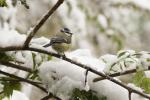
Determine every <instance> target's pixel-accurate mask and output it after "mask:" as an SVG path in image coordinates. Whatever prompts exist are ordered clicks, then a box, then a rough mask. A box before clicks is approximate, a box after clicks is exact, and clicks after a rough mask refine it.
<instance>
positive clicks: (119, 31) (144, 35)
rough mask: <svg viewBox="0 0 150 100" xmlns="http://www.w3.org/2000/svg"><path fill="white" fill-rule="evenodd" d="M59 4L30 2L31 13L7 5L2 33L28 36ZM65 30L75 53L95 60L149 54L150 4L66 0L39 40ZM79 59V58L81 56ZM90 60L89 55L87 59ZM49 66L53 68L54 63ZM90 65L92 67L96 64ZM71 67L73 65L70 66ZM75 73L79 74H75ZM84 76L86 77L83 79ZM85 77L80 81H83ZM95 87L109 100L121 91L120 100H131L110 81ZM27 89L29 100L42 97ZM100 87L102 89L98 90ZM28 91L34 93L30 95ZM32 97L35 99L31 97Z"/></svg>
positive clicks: (0, 16)
mask: <svg viewBox="0 0 150 100" xmlns="http://www.w3.org/2000/svg"><path fill="white" fill-rule="evenodd" d="M7 1H9V0H7ZM14 1H15V0H14ZM56 2H57V0H27V4H28V5H29V7H30V8H29V9H26V8H25V7H24V6H23V5H21V4H20V3H19V2H17V4H16V5H15V6H12V5H11V4H9V3H8V7H3V8H0V29H8V28H9V29H15V30H17V31H18V32H19V33H21V34H27V33H28V32H27V31H28V30H29V29H30V28H31V27H33V26H34V25H35V24H36V23H37V21H38V20H39V19H40V18H41V17H42V16H43V15H44V14H45V13H46V12H47V11H48V9H50V8H51V7H52V6H53V5H54V4H55V3H56ZM62 27H68V28H69V29H71V31H72V32H73V33H75V35H74V37H73V46H72V50H76V49H88V50H89V51H90V52H91V53H89V52H88V53H87V54H90V55H93V54H94V55H95V56H96V57H100V56H101V55H104V54H109V53H110V54H116V52H117V51H118V50H121V49H133V50H135V51H142V50H145V51H150V47H149V42H150V36H149V35H150V33H149V32H150V28H149V27H150V0H65V2H64V3H63V4H62V5H61V6H60V7H59V8H58V10H57V11H56V12H55V13H54V14H53V15H52V16H51V18H49V20H48V21H47V22H46V23H45V24H44V25H43V26H42V28H41V29H40V30H39V31H38V34H37V35H36V37H41V36H43V37H49V38H50V37H51V36H53V35H54V34H55V33H57V32H59V30H60V29H61V28H62ZM82 53H83V52H82ZM84 53H86V52H84ZM76 56H77V57H80V55H76ZM86 56H87V55H86ZM88 57H89V55H88V56H87V58H88ZM90 57H91V56H90ZM81 58H82V56H81ZM83 58H84V57H83ZM87 58H86V59H87ZM82 61H83V60H81V62H82ZM91 61H92V60H91ZM94 61H95V60H94ZM85 62H86V61H85ZM57 63H58V62H57ZM63 63H64V62H61V63H60V64H63ZM89 63H90V62H89ZM49 64H51V65H53V62H52V63H49ZM91 64H93V62H92V63H91ZM95 64H98V63H95ZM46 65H47V64H46ZM46 65H45V66H46ZM65 65H66V63H65ZM41 66H42V65H41ZM43 66H44V65H43ZM59 66H60V65H58V66H56V68H57V67H59ZM68 66H71V65H69V64H68ZM72 66H73V65H72ZM103 67H104V66H103ZM43 68H44V67H43ZM45 69H46V68H45ZM41 70H42V69H41ZM51 70H52V69H51V68H50V69H49V70H47V69H46V70H43V73H44V74H42V75H45V74H46V72H44V71H47V72H49V71H51ZM54 70H57V71H58V72H59V68H58V69H55V68H54ZM60 70H61V69H60ZM68 70H69V69H68ZM73 71H75V72H74V73H76V74H78V72H76V70H73ZM68 72H69V71H68ZM66 73H67V72H66ZM66 73H65V74H66ZM48 74H49V73H48ZM61 74H62V73H61ZM63 74H64V73H63ZM81 74H83V73H81ZM71 76H72V75H71ZM82 76H83V77H84V75H82ZM44 77H45V76H44ZM73 77H74V76H73ZM79 77H80V76H79ZM83 77H80V78H81V79H82V78H83ZM92 77H93V76H92ZM76 78H77V79H78V77H75V79H76ZM80 78H79V79H80ZM66 80H69V79H67V78H64V82H66ZM69 81H70V80H69ZM80 81H83V80H80ZM71 82H72V80H71ZM73 82H74V81H73ZM89 84H90V83H89ZM96 84H98V85H93V84H91V87H92V88H93V89H95V90H97V91H100V93H102V91H101V89H102V90H105V91H103V93H104V94H103V95H106V96H108V100H112V98H114V99H113V100H115V99H116V98H117V99H118V98H119V97H118V96H117V95H119V94H118V93H119V92H120V91H123V93H124V94H123V93H122V94H123V95H120V98H124V97H126V98H124V100H127V99H128V97H127V91H126V90H125V89H122V87H120V86H119V89H118V85H116V84H112V82H110V81H107V82H106V81H105V82H104V83H103V81H102V82H101V83H96ZM99 84H101V85H99ZM104 84H107V85H104ZM25 85H26V87H25V88H23V91H26V92H25V93H26V95H27V96H30V99H31V100H34V99H35V100H37V98H41V97H42V96H41V95H38V94H39V92H40V91H39V90H38V89H32V88H31V86H30V85H27V84H25ZM59 85H60V83H59ZM27 86H28V87H27ZM97 86H99V88H97ZM109 86H110V87H109ZM77 87H78V86H77ZM116 88H117V89H116ZM54 89H55V88H54ZM109 89H110V90H109ZM29 90H31V91H30V92H28V91H29ZM32 90H34V91H32ZM114 90H115V91H114ZM58 92H59V91H58ZM112 92H113V93H115V94H114V97H113V96H112V95H111V93H112ZM31 93H32V94H33V95H31ZM38 96H39V97H38ZM12 100H13V99H12ZM122 100H123V99H122ZM135 100H138V99H135ZM139 100H142V99H140V98H139ZM143 100H144V99H143Z"/></svg>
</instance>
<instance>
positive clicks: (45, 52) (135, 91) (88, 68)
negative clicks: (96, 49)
mask: <svg viewBox="0 0 150 100" xmlns="http://www.w3.org/2000/svg"><path fill="white" fill-rule="evenodd" d="M26 50H30V51H35V52H39V53H44V54H48V55H51V56H54V57H56V58H61V59H63V60H65V61H67V62H70V63H72V64H75V65H77V66H78V67H81V68H84V69H86V70H88V71H90V72H93V73H95V74H97V75H99V76H102V77H104V78H106V79H108V80H110V81H112V82H114V83H116V84H118V85H120V86H122V87H123V88H125V89H127V90H130V91H131V92H133V93H136V94H139V95H141V96H143V97H145V98H148V99H150V96H149V95H147V94H145V93H143V92H140V91H138V90H136V89H133V88H131V87H128V86H127V85H125V84H123V83H121V82H120V81H117V80H115V79H113V78H112V77H110V76H108V75H105V74H103V73H102V72H99V71H97V70H95V69H92V67H91V66H87V65H84V64H81V63H79V62H76V61H73V60H71V59H69V58H67V57H65V56H61V55H59V54H56V53H52V52H49V51H46V50H41V49H37V48H32V47H29V48H27V49H26Z"/></svg>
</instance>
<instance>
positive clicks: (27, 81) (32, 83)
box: [0, 70, 61, 100]
mask: <svg viewBox="0 0 150 100" xmlns="http://www.w3.org/2000/svg"><path fill="white" fill-rule="evenodd" d="M0 74H3V75H6V76H9V77H11V78H14V79H18V80H20V81H23V82H26V83H29V84H31V85H33V86H35V87H37V88H39V89H40V90H42V91H43V92H45V93H49V95H50V97H54V98H56V99H59V100H61V99H60V98H59V97H57V96H55V95H53V94H52V93H50V92H48V91H47V89H45V88H44V87H42V86H40V85H38V83H37V82H34V81H31V80H27V79H24V78H22V77H19V76H15V75H13V74H10V73H7V72H4V71H1V70H0Z"/></svg>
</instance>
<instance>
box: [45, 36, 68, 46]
mask: <svg viewBox="0 0 150 100" xmlns="http://www.w3.org/2000/svg"><path fill="white" fill-rule="evenodd" d="M55 43H68V41H67V40H66V39H64V38H57V37H53V38H52V39H51V41H50V43H48V44H46V45H44V46H43V47H49V46H51V45H52V44H55Z"/></svg>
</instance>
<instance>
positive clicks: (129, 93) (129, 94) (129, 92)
mask: <svg viewBox="0 0 150 100" xmlns="http://www.w3.org/2000/svg"><path fill="white" fill-rule="evenodd" d="M131 94H132V92H131V91H130V90H128V97H129V100H131Z"/></svg>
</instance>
